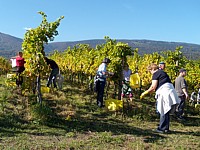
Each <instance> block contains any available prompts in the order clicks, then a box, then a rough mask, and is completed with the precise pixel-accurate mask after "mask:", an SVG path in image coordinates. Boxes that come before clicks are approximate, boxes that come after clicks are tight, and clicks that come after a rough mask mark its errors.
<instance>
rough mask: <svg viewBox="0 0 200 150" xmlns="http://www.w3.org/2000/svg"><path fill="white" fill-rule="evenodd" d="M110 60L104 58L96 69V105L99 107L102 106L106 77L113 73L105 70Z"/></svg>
mask: <svg viewBox="0 0 200 150" xmlns="http://www.w3.org/2000/svg"><path fill="white" fill-rule="evenodd" d="M110 62H111V60H110V59H109V58H104V60H103V61H102V63H101V65H100V66H99V67H98V70H97V80H98V83H97V88H96V92H97V105H98V106H99V107H100V108H101V107H104V105H103V95H104V88H105V84H106V78H107V76H108V75H113V73H110V72H107V66H108V64H109V63H110Z"/></svg>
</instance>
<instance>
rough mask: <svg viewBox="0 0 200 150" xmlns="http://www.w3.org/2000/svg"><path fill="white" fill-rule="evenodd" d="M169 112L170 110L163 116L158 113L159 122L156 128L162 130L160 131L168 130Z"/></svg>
mask: <svg viewBox="0 0 200 150" xmlns="http://www.w3.org/2000/svg"><path fill="white" fill-rule="evenodd" d="M169 112H170V111H168V112H167V113H166V114H165V115H163V116H161V115H160V124H159V126H158V130H162V131H165V130H169V122H170V118H169Z"/></svg>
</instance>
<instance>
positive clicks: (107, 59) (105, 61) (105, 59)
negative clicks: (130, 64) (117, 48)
mask: <svg viewBox="0 0 200 150" xmlns="http://www.w3.org/2000/svg"><path fill="white" fill-rule="evenodd" d="M110 62H111V60H110V59H109V58H104V60H103V61H102V63H110Z"/></svg>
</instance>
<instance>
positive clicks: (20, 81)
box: [16, 66, 25, 87]
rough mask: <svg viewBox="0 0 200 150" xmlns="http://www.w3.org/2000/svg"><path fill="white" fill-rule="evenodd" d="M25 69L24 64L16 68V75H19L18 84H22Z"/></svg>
mask: <svg viewBox="0 0 200 150" xmlns="http://www.w3.org/2000/svg"><path fill="white" fill-rule="evenodd" d="M24 70H25V68H24V67H23V66H22V67H17V70H16V75H17V78H16V84H17V86H18V87H19V86H22V83H23V77H22V75H21V73H22V72H23V71H24Z"/></svg>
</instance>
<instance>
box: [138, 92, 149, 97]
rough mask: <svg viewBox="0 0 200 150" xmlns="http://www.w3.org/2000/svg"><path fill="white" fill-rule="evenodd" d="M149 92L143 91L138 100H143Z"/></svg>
mask: <svg viewBox="0 0 200 150" xmlns="http://www.w3.org/2000/svg"><path fill="white" fill-rule="evenodd" d="M148 93H149V92H148V91H144V92H143V93H142V94H141V95H140V99H143V98H144V97H145V95H147V94H148Z"/></svg>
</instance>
